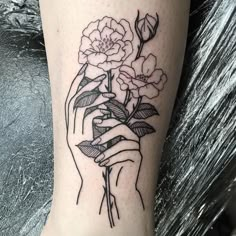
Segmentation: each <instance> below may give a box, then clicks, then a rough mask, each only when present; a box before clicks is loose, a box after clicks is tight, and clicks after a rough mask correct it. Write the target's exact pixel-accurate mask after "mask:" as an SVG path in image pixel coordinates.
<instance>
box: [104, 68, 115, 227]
mask: <svg viewBox="0 0 236 236" xmlns="http://www.w3.org/2000/svg"><path fill="white" fill-rule="evenodd" d="M107 79H108V93H111V92H112V73H111V70H109V71H108V72H107ZM110 117H111V113H110V114H109V115H107V118H110ZM111 146H112V143H111V142H110V141H109V142H108V143H107V148H109V147H111ZM110 173H111V168H110V167H106V171H105V186H106V199H107V213H108V218H109V222H110V226H111V228H112V227H113V226H115V224H114V219H113V213H112V206H111V187H110Z"/></svg>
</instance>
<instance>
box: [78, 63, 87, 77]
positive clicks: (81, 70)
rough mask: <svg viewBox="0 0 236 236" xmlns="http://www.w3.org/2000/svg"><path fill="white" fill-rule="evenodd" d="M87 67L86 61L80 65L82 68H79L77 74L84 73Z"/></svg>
mask: <svg viewBox="0 0 236 236" xmlns="http://www.w3.org/2000/svg"><path fill="white" fill-rule="evenodd" d="M87 67H88V64H87V63H86V64H84V65H83V66H82V68H81V69H80V70H79V75H82V74H83V73H84V71H85V70H86V69H87Z"/></svg>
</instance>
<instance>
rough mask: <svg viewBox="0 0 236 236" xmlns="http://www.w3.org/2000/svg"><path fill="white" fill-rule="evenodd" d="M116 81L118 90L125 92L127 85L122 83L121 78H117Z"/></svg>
mask: <svg viewBox="0 0 236 236" xmlns="http://www.w3.org/2000/svg"><path fill="white" fill-rule="evenodd" d="M116 81H117V82H118V83H119V85H120V89H121V90H122V91H126V90H127V89H128V88H129V87H128V85H127V84H126V83H124V81H123V80H122V79H121V78H117V79H116Z"/></svg>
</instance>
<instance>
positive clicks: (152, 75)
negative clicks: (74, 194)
mask: <svg viewBox="0 0 236 236" xmlns="http://www.w3.org/2000/svg"><path fill="white" fill-rule="evenodd" d="M156 64H157V59H156V57H155V56H154V55H152V54H149V56H148V57H147V58H145V57H139V58H138V59H137V60H135V61H133V62H132V65H131V67H130V66H127V65H123V66H121V67H120V74H119V77H118V78H117V82H118V83H119V84H120V88H121V90H123V91H126V90H127V89H128V90H130V91H131V93H132V95H133V97H134V98H139V97H140V96H141V97H142V96H145V97H147V98H149V99H152V98H154V97H157V96H158V95H159V93H160V91H161V90H163V88H164V85H165V83H166V82H167V76H166V74H165V73H164V72H163V70H162V69H156Z"/></svg>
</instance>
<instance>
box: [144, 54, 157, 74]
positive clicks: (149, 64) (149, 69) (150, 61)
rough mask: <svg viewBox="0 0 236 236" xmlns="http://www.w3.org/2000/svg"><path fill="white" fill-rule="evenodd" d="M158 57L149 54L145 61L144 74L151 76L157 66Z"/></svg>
mask: <svg viewBox="0 0 236 236" xmlns="http://www.w3.org/2000/svg"><path fill="white" fill-rule="evenodd" d="M156 64H157V58H156V57H155V56H154V55H153V54H149V55H148V57H147V58H146V60H145V61H144V62H143V68H142V71H143V74H144V75H145V76H148V77H149V76H150V75H151V74H152V73H153V71H154V70H155V68H156Z"/></svg>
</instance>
